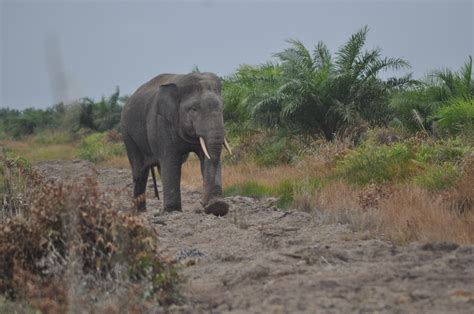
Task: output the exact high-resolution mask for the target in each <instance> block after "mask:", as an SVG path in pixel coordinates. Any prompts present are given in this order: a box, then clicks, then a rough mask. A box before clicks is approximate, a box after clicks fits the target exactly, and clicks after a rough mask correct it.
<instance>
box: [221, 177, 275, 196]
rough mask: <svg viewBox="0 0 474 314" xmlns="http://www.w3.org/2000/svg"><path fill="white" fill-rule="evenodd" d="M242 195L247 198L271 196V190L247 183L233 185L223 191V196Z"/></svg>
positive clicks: (260, 185) (253, 183) (250, 182)
mask: <svg viewBox="0 0 474 314" xmlns="http://www.w3.org/2000/svg"><path fill="white" fill-rule="evenodd" d="M233 195H242V196H249V197H265V196H271V195H272V190H271V188H269V187H267V186H264V185H262V184H259V183H257V182H253V181H247V182H245V183H243V184H239V185H234V186H230V187H227V188H226V189H224V196H233Z"/></svg>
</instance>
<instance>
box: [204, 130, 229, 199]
mask: <svg viewBox="0 0 474 314" xmlns="http://www.w3.org/2000/svg"><path fill="white" fill-rule="evenodd" d="M223 141H224V139H223V137H209V138H207V139H206V141H205V142H206V146H207V151H208V152H209V155H210V159H208V158H205V159H204V165H203V167H204V168H203V174H204V196H203V200H202V203H203V205H204V206H206V205H207V204H208V203H209V200H210V199H211V198H212V197H213V196H215V195H214V194H216V193H219V192H220V191H215V186H216V176H217V175H218V173H217V171H218V167H219V166H220V157H221V151H222V143H223Z"/></svg>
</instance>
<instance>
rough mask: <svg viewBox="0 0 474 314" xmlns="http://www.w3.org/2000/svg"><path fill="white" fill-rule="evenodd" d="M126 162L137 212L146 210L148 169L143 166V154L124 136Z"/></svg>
mask: <svg viewBox="0 0 474 314" xmlns="http://www.w3.org/2000/svg"><path fill="white" fill-rule="evenodd" d="M123 138H124V142H125V147H126V150H127V156H128V160H129V162H130V167H131V168H132V175H133V198H134V204H135V207H136V209H137V210H139V211H145V210H146V197H145V190H146V184H147V180H148V167H146V166H145V160H144V156H143V154H142V153H141V152H140V150H139V149H138V147H137V145H136V144H135V142H134V141H133V140H132V139H131V138H130V137H129V136H128V135H126V134H124V135H123Z"/></svg>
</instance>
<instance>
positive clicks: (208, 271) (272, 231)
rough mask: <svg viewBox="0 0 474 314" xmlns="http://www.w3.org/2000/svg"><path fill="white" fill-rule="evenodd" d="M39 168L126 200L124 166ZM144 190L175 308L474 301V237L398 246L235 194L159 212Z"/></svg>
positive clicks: (421, 305) (365, 308) (436, 307)
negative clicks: (177, 270) (177, 274)
mask: <svg viewBox="0 0 474 314" xmlns="http://www.w3.org/2000/svg"><path fill="white" fill-rule="evenodd" d="M38 167H39V168H40V169H43V170H47V172H48V174H49V175H51V176H56V177H60V178H61V177H65V175H63V174H62V173H66V174H68V173H73V174H74V176H78V175H81V174H84V173H85V172H87V173H88V174H89V175H97V176H98V180H99V182H100V184H101V188H102V189H104V190H110V191H117V190H118V191H122V193H118V194H116V195H117V199H116V201H117V202H120V204H121V207H122V208H123V210H127V209H129V208H130V207H131V175H130V173H129V172H128V171H124V170H117V169H97V170H94V169H93V167H92V165H90V164H87V163H85V162H45V163H41V164H39V165H38ZM64 169H66V170H64ZM91 169H92V170H91ZM74 176H73V177H74ZM66 177H67V176H66ZM66 179H67V178H66ZM149 184H150V187H151V181H150V182H149ZM148 191H149V193H148V199H147V202H148V212H146V213H144V214H143V215H146V216H147V218H148V220H149V221H150V223H153V224H154V225H155V226H156V228H157V229H158V231H159V234H160V243H161V248H162V250H163V252H164V253H165V254H167V255H169V256H172V257H174V258H175V259H177V260H179V261H180V262H181V264H182V270H181V273H182V274H183V275H184V276H185V277H186V279H187V283H186V285H185V286H184V294H185V296H186V300H187V301H186V303H185V304H182V305H179V306H173V307H172V308H170V309H169V310H170V311H171V312H178V313H188V312H193V313H195V312H205V313H207V312H209V311H213V312H214V311H215V312H234V313H262V312H265V313H268V312H270V313H295V312H306V313H315V312H318V313H340V312H436V313H443V312H451V313H452V312H457V313H471V312H472V309H473V308H474V285H473V282H474V267H473V266H472V265H474V246H458V245H455V244H450V243H412V244H410V245H408V246H396V245H394V244H392V243H390V242H388V241H386V240H385V239H383V237H374V236H372V235H370V234H369V233H363V232H354V231H351V230H350V229H349V228H348V227H347V226H345V225H341V224H324V223H323V222H322V221H321V220H320V219H319V218H318V216H316V215H311V214H308V213H303V212H298V211H292V210H289V211H282V210H280V209H277V208H276V207H275V206H274V202H275V200H274V199H260V200H258V199H253V198H248V197H241V196H236V197H231V198H228V200H229V202H230V204H231V207H230V212H229V214H228V215H227V216H225V217H215V216H212V215H206V214H204V213H203V212H202V209H201V207H200V205H199V198H200V193H199V192H196V191H188V190H184V191H183V212H182V213H166V214H160V213H159V210H158V209H160V208H161V201H158V200H156V199H155V198H154V197H153V193H152V189H150V188H149V190H148Z"/></svg>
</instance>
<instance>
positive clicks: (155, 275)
mask: <svg viewBox="0 0 474 314" xmlns="http://www.w3.org/2000/svg"><path fill="white" fill-rule="evenodd" d="M1 169H2V174H3V175H2V186H15V187H16V189H6V190H5V189H3V190H2V199H5V200H7V202H4V204H3V208H2V216H1V219H0V256H1V257H2V258H1V259H0V294H3V295H4V296H6V297H8V298H10V299H12V298H14V299H20V300H21V299H26V300H28V301H29V303H30V304H32V305H33V306H35V307H37V308H39V309H40V310H42V311H46V310H47V311H48V312H50V311H52V312H66V311H67V310H68V303H69V302H73V303H77V302H78V301H90V302H95V301H97V297H98V295H100V293H103V294H104V295H108V297H110V296H111V293H112V290H113V291H115V292H116V293H117V294H118V295H117V296H116V297H117V298H123V296H124V295H125V296H130V295H133V298H132V299H130V300H128V301H127V302H129V303H128V304H129V305H130V304H132V303H133V302H139V303H138V304H139V305H140V306H141V308H143V307H145V308H146V305H147V300H149V301H150V304H153V303H156V302H158V303H159V304H161V305H164V304H169V303H172V302H175V301H177V298H178V297H179V294H178V289H177V287H178V283H179V280H178V277H177V273H176V269H175V267H174V266H173V264H172V263H170V262H168V261H167V260H165V259H164V258H163V257H162V256H160V255H159V254H158V251H157V240H156V239H157V234H156V231H155V230H154V229H153V228H152V227H151V226H149V225H148V224H147V223H146V221H145V220H143V219H142V218H140V217H138V216H135V215H133V214H132V213H124V212H118V211H117V210H116V209H114V208H113V207H112V205H111V204H112V202H111V200H110V199H108V197H107V196H106V195H105V194H102V193H101V192H99V190H98V186H97V182H96V181H94V180H92V179H87V181H86V182H81V183H76V184H74V185H63V184H60V183H56V182H46V181H45V180H44V179H43V178H42V177H41V176H40V175H39V174H37V173H36V172H35V171H33V170H31V169H30V168H28V167H25V166H24V165H23V163H22V161H21V160H5V159H4V160H2V168H1ZM19 178H21V179H22V181H21V182H20V181H19V180H18V179H19ZM25 182H26V184H25ZM19 187H22V188H21V189H20V188H19ZM15 199H21V202H20V204H22V206H24V207H23V210H22V211H18V210H12V208H13V209H18V207H17V202H12V201H9V200H15ZM71 286H72V287H75V289H77V290H81V291H82V292H81V293H82V294H80V295H75V296H76V297H79V298H82V299H84V300H82V299H81V300H71V299H70V297H71V295H69V294H68V293H70V292H68V287H71ZM79 286H80V287H81V288H80V289H79ZM101 289H102V290H101ZM76 293H77V292H76ZM137 297H138V298H137ZM132 305H133V304H132ZM81 306H85V305H84V304H81ZM91 306H92V307H93V305H91ZM69 310H71V309H69ZM73 310H74V309H73ZM82 310H83V311H86V312H87V311H89V312H90V311H91V309H86V308H82V309H81V311H82ZM124 311H127V310H126V309H124ZM99 312H100V311H99Z"/></svg>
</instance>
